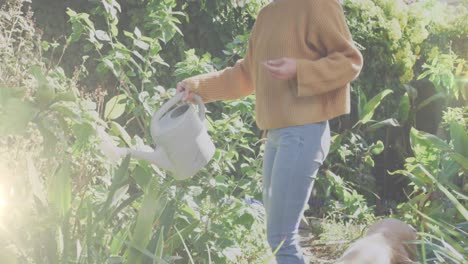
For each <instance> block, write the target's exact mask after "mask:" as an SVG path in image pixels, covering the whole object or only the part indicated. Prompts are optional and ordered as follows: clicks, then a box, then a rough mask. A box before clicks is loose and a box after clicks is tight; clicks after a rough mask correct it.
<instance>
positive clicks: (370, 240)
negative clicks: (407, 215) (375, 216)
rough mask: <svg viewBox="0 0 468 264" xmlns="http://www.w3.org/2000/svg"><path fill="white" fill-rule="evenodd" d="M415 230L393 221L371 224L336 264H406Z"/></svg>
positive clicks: (410, 259)
mask: <svg viewBox="0 0 468 264" xmlns="http://www.w3.org/2000/svg"><path fill="white" fill-rule="evenodd" d="M413 240H416V232H415V230H414V229H413V228H412V227H411V226H410V225H408V224H406V223H404V222H402V221H400V220H396V219H384V220H381V221H378V222H376V223H375V224H373V225H371V226H370V227H369V229H368V231H367V233H366V235H365V236H364V237H362V238H361V239H359V240H357V241H356V242H355V243H353V244H352V245H351V246H350V247H349V248H348V249H347V250H346V251H345V253H344V254H343V256H342V257H341V258H340V259H339V260H338V261H337V262H336V264H409V263H414V262H413V260H414V259H415V257H416V245H414V244H409V243H408V242H410V241H413Z"/></svg>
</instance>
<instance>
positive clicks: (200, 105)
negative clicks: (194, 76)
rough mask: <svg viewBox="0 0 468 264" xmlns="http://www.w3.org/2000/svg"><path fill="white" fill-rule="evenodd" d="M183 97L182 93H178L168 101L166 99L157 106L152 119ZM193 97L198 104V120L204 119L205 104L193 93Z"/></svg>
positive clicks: (160, 115)
mask: <svg viewBox="0 0 468 264" xmlns="http://www.w3.org/2000/svg"><path fill="white" fill-rule="evenodd" d="M183 97H184V93H178V94H176V95H175V96H174V97H172V98H171V99H170V100H169V101H167V102H166V103H165V104H163V105H162V106H161V108H159V110H158V111H157V112H156V113H155V115H154V118H153V120H159V119H161V117H162V116H163V115H164V114H165V113H166V112H167V111H169V109H171V107H173V106H174V105H176V104H177V103H178V102H180V101H181V100H182V98H183ZM193 97H194V99H195V102H196V103H197V105H198V116H199V117H200V120H201V121H202V122H204V121H205V110H206V109H205V104H204V103H203V100H202V99H201V97H200V96H198V95H196V94H194V96H193Z"/></svg>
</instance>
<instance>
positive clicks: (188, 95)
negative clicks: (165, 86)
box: [176, 81, 195, 102]
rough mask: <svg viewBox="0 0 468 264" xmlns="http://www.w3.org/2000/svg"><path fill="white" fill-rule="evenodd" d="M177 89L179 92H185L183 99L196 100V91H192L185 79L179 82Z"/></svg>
mask: <svg viewBox="0 0 468 264" xmlns="http://www.w3.org/2000/svg"><path fill="white" fill-rule="evenodd" d="M176 90H177V92H178V93H184V97H183V98H182V100H184V101H190V102H194V98H193V95H194V94H195V93H194V92H192V91H190V89H189V87H188V85H187V84H186V83H184V81H181V82H179V83H178V84H177V88H176Z"/></svg>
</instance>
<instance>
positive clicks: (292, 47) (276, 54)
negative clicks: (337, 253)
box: [177, 0, 363, 264]
mask: <svg viewBox="0 0 468 264" xmlns="http://www.w3.org/2000/svg"><path fill="white" fill-rule="evenodd" d="M362 63H363V61H362V56H361V54H360V52H359V51H358V50H357V49H356V47H355V46H354V45H353V41H352V39H351V34H350V32H349V29H348V27H347V25H346V22H345V17H344V14H343V10H342V8H341V5H340V3H339V1H338V0H276V1H273V2H272V3H270V4H268V5H267V6H265V7H264V8H263V9H262V10H261V11H260V13H259V15H258V17H257V21H256V22H255V25H254V27H253V29H252V34H251V37H250V40H249V45H248V49H247V52H246V55H245V58H244V59H241V60H239V61H238V62H237V63H236V64H235V65H234V66H233V67H229V68H226V69H224V70H222V71H219V72H214V73H208V74H203V75H199V76H194V77H191V78H188V79H186V80H184V81H182V82H180V83H179V84H178V85H177V91H178V92H183V91H186V92H187V93H186V95H185V99H186V100H191V99H192V96H193V94H194V93H196V94H198V95H200V96H201V97H202V99H203V100H204V102H206V103H207V102H212V101H218V100H231V99H237V98H241V97H244V96H247V95H249V94H251V93H253V92H255V94H256V121H257V124H258V127H259V128H260V129H264V130H267V131H268V136H267V142H266V148H265V154H264V165H263V203H264V205H265V209H266V213H267V217H266V219H267V237H268V243H269V244H270V246H271V248H272V250H275V249H277V248H278V247H280V246H281V247H280V249H279V251H278V253H277V255H276V259H277V262H278V263H280V264H291V263H305V261H304V257H303V255H302V253H301V251H300V247H299V241H298V238H297V236H298V227H299V222H300V219H301V216H302V214H303V211H304V207H305V204H306V202H307V201H308V198H309V195H310V192H311V189H312V186H313V183H314V179H315V176H316V174H317V171H318V169H319V167H320V165H321V164H322V163H323V161H324V159H325V158H326V156H327V154H328V150H329V146H330V130H329V125H328V120H329V119H332V118H334V117H337V116H340V115H343V114H347V113H349V111H350V91H349V89H350V88H349V82H351V81H352V80H353V79H355V78H356V77H357V76H358V74H359V72H360V70H361V67H362Z"/></svg>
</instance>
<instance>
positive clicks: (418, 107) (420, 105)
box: [416, 93, 446, 111]
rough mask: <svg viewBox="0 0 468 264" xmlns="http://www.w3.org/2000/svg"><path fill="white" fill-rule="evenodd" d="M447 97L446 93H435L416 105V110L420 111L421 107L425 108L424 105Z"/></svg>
mask: <svg viewBox="0 0 468 264" xmlns="http://www.w3.org/2000/svg"><path fill="white" fill-rule="evenodd" d="M445 98H446V95H445V94H443V93H436V94H434V95H433V96H431V97H429V98H427V99H426V100H424V101H422V102H421V103H420V104H419V105H418V106H417V107H416V110H417V111H419V110H421V109H423V108H424V107H426V106H428V105H429V104H431V103H432V102H434V101H436V100H441V99H445Z"/></svg>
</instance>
